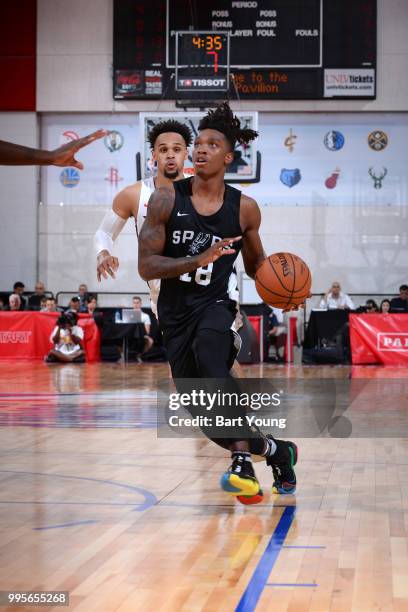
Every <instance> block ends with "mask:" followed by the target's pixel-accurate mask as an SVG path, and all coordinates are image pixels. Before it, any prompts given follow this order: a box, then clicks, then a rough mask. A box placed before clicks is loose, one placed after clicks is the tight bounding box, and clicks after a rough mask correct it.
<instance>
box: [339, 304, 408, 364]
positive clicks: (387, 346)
mask: <svg viewBox="0 0 408 612" xmlns="http://www.w3.org/2000/svg"><path fill="white" fill-rule="evenodd" d="M349 320H350V341H351V352H352V360H353V363H354V364H365V363H382V364H384V365H408V315H406V314H388V315H382V314H362V315H358V314H352V315H350V319H349Z"/></svg>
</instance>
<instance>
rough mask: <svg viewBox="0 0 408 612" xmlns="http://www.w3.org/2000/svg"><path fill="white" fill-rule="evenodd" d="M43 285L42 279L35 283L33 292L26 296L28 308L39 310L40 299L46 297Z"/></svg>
mask: <svg viewBox="0 0 408 612" xmlns="http://www.w3.org/2000/svg"><path fill="white" fill-rule="evenodd" d="M44 292H45V286H44V283H43V282H42V281H37V282H36V283H35V293H33V295H30V297H29V298H28V310H41V305H40V304H41V300H42V299H44V298H45V299H46V297H47V296H46V295H45V294H44Z"/></svg>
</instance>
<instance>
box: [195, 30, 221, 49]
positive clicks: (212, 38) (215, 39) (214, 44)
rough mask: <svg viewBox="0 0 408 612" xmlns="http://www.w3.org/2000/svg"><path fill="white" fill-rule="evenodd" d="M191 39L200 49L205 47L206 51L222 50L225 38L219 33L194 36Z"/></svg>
mask: <svg viewBox="0 0 408 612" xmlns="http://www.w3.org/2000/svg"><path fill="white" fill-rule="evenodd" d="M191 41H192V43H193V45H195V46H196V47H197V48H198V49H205V50H206V51H221V49H222V46H223V40H222V37H221V36H220V35H219V34H216V35H210V34H207V36H193V37H192V39H191Z"/></svg>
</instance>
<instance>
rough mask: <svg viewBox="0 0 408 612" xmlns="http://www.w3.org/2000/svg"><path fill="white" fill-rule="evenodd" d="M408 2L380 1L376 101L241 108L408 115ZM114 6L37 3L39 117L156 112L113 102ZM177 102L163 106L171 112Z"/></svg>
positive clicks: (145, 105) (80, 0)
mask: <svg viewBox="0 0 408 612" xmlns="http://www.w3.org/2000/svg"><path fill="white" fill-rule="evenodd" d="M407 20H408V2H407V0H378V21H377V23H378V62H377V63H378V75H377V99H376V100H374V101H364V100H357V101H333V100H332V101H315V102H313V101H286V100H280V101H279V100H277V101H263V102H257V101H254V102H249V101H248V102H243V103H242V104H240V105H239V108H243V109H246V110H259V111H263V110H269V111H271V110H272V111H284V112H288V111H300V110H301V111H316V110H319V111H347V110H350V111H351V110H353V111H358V110H362V111H405V110H407V109H408V79H406V78H404V75H405V73H406V67H407V65H408V37H407V35H406V24H407ZM112 30H113V1H112V0H86V2H85V1H84V0H71V1H70V3H69V10H67V2H66V0H38V57H37V83H38V89H37V96H38V97H37V109H38V110H39V111H87V112H89V111H111V110H112V111H135V110H156V107H157V105H158V104H159V102H158V101H143V102H138V101H132V100H130V101H116V102H115V101H113V100H112V74H111V73H112V69H111V65H112V38H113V32H112ZM173 108H174V104H173V102H169V101H167V102H166V101H163V102H160V109H161V110H162V111H164V110H172V109H173Z"/></svg>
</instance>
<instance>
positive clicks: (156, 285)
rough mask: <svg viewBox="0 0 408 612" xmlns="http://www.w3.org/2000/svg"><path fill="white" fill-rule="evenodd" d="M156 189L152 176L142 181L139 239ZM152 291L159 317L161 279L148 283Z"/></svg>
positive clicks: (151, 301)
mask: <svg viewBox="0 0 408 612" xmlns="http://www.w3.org/2000/svg"><path fill="white" fill-rule="evenodd" d="M155 189H156V187H155V184H154V177H153V176H150V177H149V178H147V179H143V180H142V188H141V190H140V197H139V206H138V209H137V217H136V219H135V225H136V234H137V236H138V237H139V233H140V230H141V229H142V225H143V223H144V220H145V219H146V215H147V203H148V201H149V199H150V196H151V195H152V193H153V191H154V190H155ZM147 284H148V285H149V289H150V305H151V307H152V310H153V312H154V314H155V315H156V317H157V300H158V299H159V292H160V279H154V280H150V281H148V283H147Z"/></svg>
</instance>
